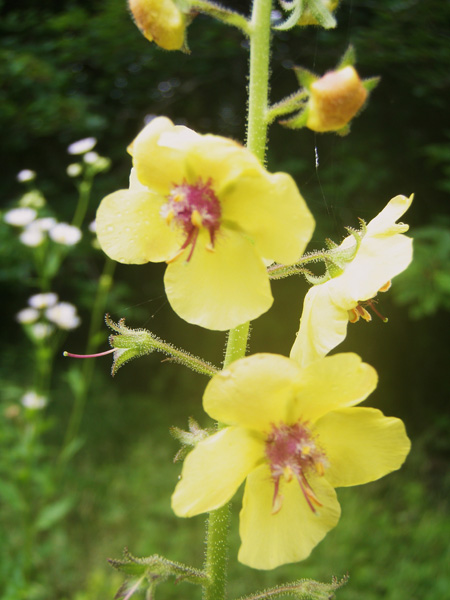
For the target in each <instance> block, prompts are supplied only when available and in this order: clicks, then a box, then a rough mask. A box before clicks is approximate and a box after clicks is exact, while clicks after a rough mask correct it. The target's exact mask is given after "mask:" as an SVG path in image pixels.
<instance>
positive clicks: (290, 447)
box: [265, 421, 328, 514]
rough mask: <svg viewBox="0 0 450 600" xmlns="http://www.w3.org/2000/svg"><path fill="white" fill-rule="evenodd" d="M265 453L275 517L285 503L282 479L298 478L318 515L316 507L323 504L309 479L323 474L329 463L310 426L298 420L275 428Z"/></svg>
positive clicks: (311, 506) (273, 426) (312, 508)
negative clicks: (308, 475)
mask: <svg viewBox="0 0 450 600" xmlns="http://www.w3.org/2000/svg"><path fill="white" fill-rule="evenodd" d="M265 450H266V457H267V460H268V462H269V467H270V471H271V474H272V480H273V483H274V495H273V500H272V514H276V513H277V512H278V511H279V510H280V509H281V506H282V504H283V496H282V495H281V494H280V493H279V490H280V480H281V478H282V477H283V478H284V480H285V482H286V483H287V484H289V483H290V482H291V481H292V480H293V479H294V477H295V479H296V480H297V481H298V483H299V485H300V489H301V490H302V493H303V495H304V497H305V500H306V502H307V504H308V506H309V508H310V509H311V510H312V512H314V513H315V512H316V506H322V504H321V502H320V501H319V499H318V498H317V496H316V494H315V493H314V490H313V489H312V487H311V486H310V484H309V483H308V480H307V478H306V476H307V474H308V473H310V472H311V471H315V472H316V473H317V474H318V475H320V476H322V475H324V473H325V467H326V466H327V464H328V461H327V459H326V456H325V453H324V452H323V451H322V449H321V448H320V447H319V446H318V445H317V442H316V440H315V439H314V436H313V434H312V432H311V430H310V428H309V427H308V423H306V422H305V423H303V422H301V421H299V422H297V423H294V424H293V425H286V424H284V423H280V425H278V426H275V425H272V430H271V432H270V433H269V435H268V436H267V438H266V449H265Z"/></svg>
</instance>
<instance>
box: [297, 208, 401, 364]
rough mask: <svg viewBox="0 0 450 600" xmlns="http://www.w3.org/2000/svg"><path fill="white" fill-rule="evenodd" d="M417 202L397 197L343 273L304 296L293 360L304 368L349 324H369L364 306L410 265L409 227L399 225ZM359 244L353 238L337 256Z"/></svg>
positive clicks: (339, 339) (374, 222)
mask: <svg viewBox="0 0 450 600" xmlns="http://www.w3.org/2000/svg"><path fill="white" fill-rule="evenodd" d="M412 199H413V197H412V196H410V197H409V198H407V197H406V196H396V197H395V198H392V200H391V201H390V202H389V203H388V204H387V205H386V206H385V208H384V209H383V210H382V211H381V212H380V213H379V214H378V215H377V216H376V217H375V218H374V219H372V221H370V223H369V224H368V225H367V229H366V232H365V234H364V237H363V238H362V241H361V244H360V246H359V248H358V250H357V252H356V254H355V256H354V258H353V260H351V261H350V262H348V263H347V264H346V266H345V267H344V270H343V272H342V273H341V274H340V275H337V276H336V277H333V278H332V279H330V280H328V281H326V282H325V283H320V284H317V285H314V286H313V287H312V288H311V289H310V290H309V291H308V293H307V294H306V296H305V301H304V304H303V312H302V316H301V319H300V329H299V332H298V334H297V338H296V340H295V342H294V345H293V347H292V350H291V354H290V355H291V358H293V359H294V360H296V361H297V362H298V363H299V364H300V365H302V366H305V365H307V364H309V363H310V362H312V361H314V360H317V359H319V358H322V357H323V356H325V355H326V354H328V352H330V350H332V349H333V348H335V347H336V346H337V345H338V344H340V343H341V342H342V341H343V340H344V339H345V337H346V335H347V324H348V322H349V320H350V321H351V322H354V321H357V320H358V319H359V317H362V318H363V319H365V320H370V314H369V313H368V312H367V310H366V309H365V308H364V304H366V305H367V306H369V307H371V308H372V309H373V310H374V311H375V312H377V311H376V308H375V307H374V302H375V301H374V300H373V298H375V296H376V295H377V294H378V292H380V291H386V289H388V287H389V284H390V280H391V279H392V278H393V277H395V275H398V274H399V273H401V272H402V271H403V270H404V269H406V267H407V266H408V265H409V263H410V262H411V260H412V254H413V249H412V239H411V238H409V237H407V236H405V235H403V233H404V232H405V231H407V230H408V225H405V224H403V223H396V221H397V220H398V219H399V218H400V217H401V216H402V215H403V213H404V212H405V211H406V210H407V209H408V208H409V206H410V204H411V202H412ZM355 244H356V241H355V238H354V237H353V236H352V235H350V236H348V237H347V238H345V240H344V241H343V242H342V244H341V245H340V246H339V248H338V249H337V251H339V250H344V249H346V248H351V247H352V246H354V245H355Z"/></svg>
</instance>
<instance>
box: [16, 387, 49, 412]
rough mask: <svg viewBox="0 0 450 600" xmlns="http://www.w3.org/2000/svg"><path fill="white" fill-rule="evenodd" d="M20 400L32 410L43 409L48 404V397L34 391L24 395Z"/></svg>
mask: <svg viewBox="0 0 450 600" xmlns="http://www.w3.org/2000/svg"><path fill="white" fill-rule="evenodd" d="M20 402H21V403H22V405H23V406H25V408H29V409H30V410H41V409H42V408H45V406H46V405H47V398H46V397H45V396H40V395H39V394H37V393H36V392H34V391H29V392H26V393H25V394H24V395H23V396H22V398H21V399H20Z"/></svg>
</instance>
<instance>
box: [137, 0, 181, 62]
mask: <svg viewBox="0 0 450 600" xmlns="http://www.w3.org/2000/svg"><path fill="white" fill-rule="evenodd" d="M128 5H129V7H130V10H131V12H132V14H133V17H134V20H135V23H136V25H137V27H138V28H139V29H140V30H141V31H142V33H143V34H144V36H145V37H146V38H147V39H148V40H149V41H150V42H155V44H157V45H158V46H160V47H161V48H164V49H165V50H180V49H181V48H183V47H184V45H185V32H186V16H185V14H184V13H183V12H182V11H181V10H180V9H179V8H178V6H177V4H176V2H174V1H173V0H128Z"/></svg>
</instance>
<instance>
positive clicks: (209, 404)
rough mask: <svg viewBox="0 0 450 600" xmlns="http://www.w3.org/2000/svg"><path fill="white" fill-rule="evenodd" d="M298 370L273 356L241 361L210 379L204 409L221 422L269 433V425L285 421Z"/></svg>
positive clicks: (281, 358) (258, 356) (279, 357)
mask: <svg viewBox="0 0 450 600" xmlns="http://www.w3.org/2000/svg"><path fill="white" fill-rule="evenodd" d="M299 371H300V369H299V368H298V366H297V365H296V364H295V363H294V362H293V361H291V360H289V359H288V358H286V357H284V356H278V355H276V354H255V355H253V356H248V357H246V358H242V359H240V360H238V361H236V362H234V363H232V364H231V365H230V366H229V367H228V368H227V369H225V370H224V371H222V372H220V373H218V374H217V375H215V376H214V377H213V378H212V379H211V381H210V382H209V384H208V385H207V387H206V390H205V394H204V396H203V406H204V409H205V411H206V412H207V413H208V414H209V415H210V416H211V417H212V418H213V419H216V420H217V421H220V422H221V423H227V424H229V425H241V426H242V427H248V428H249V429H252V430H256V431H262V432H264V431H269V430H270V428H271V424H272V423H279V422H281V421H282V422H285V421H286V419H287V417H288V414H289V411H290V409H289V407H290V405H291V403H292V401H293V382H294V381H295V379H296V378H297V377H298V376H299Z"/></svg>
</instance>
